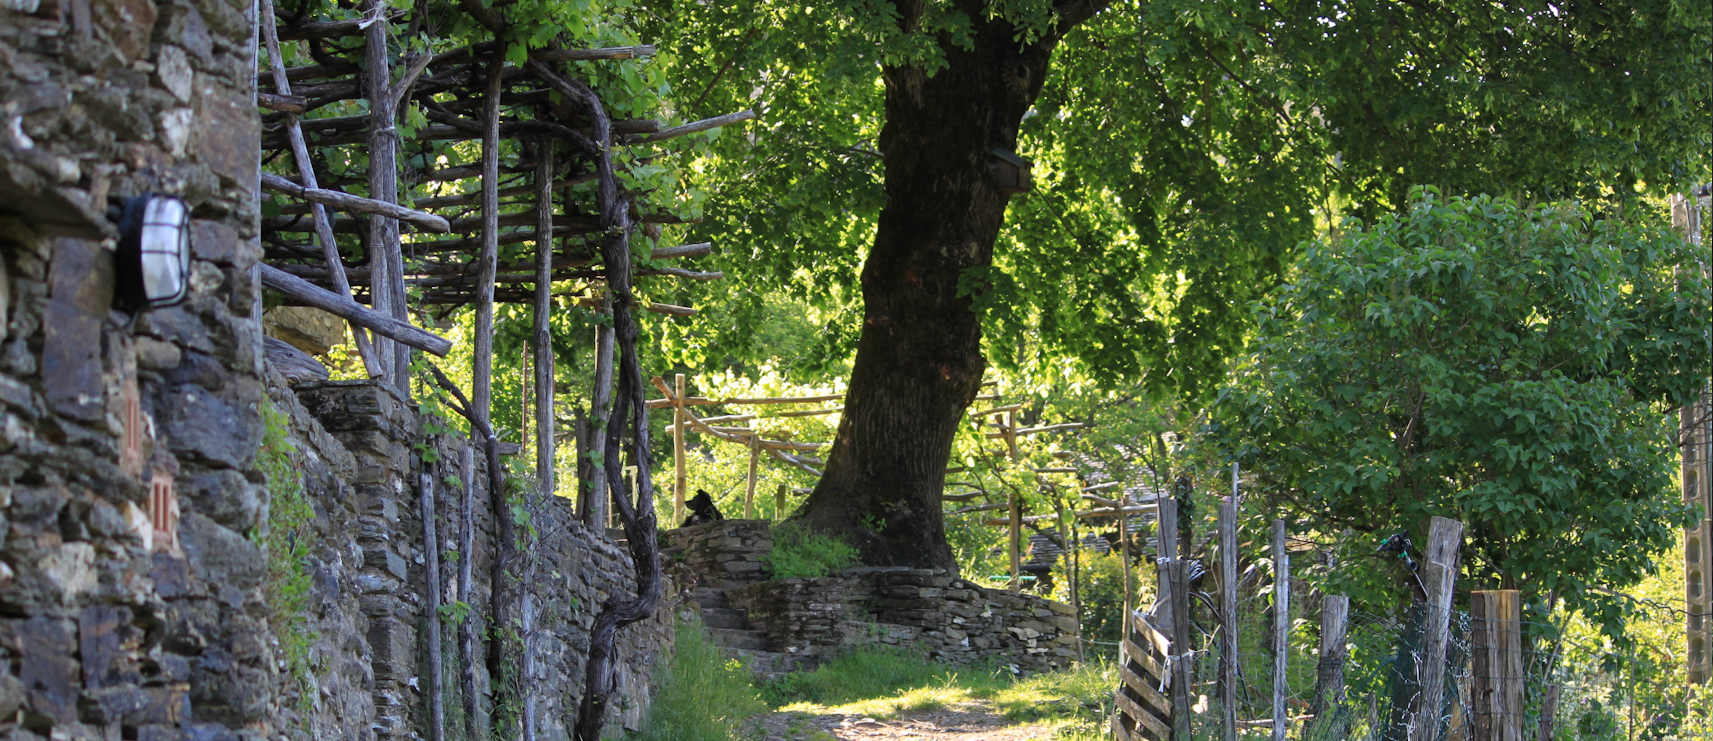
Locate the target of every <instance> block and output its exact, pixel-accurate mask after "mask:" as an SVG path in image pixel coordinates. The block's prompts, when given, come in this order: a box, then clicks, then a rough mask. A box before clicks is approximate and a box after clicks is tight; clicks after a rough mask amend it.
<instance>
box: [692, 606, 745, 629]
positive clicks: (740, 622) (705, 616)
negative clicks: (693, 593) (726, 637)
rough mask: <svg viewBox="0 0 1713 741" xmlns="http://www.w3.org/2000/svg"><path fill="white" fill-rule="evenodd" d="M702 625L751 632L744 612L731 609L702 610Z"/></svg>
mask: <svg viewBox="0 0 1713 741" xmlns="http://www.w3.org/2000/svg"><path fill="white" fill-rule="evenodd" d="M702 624H703V625H706V626H708V627H710V628H727V629H730V630H749V629H750V624H749V620H747V619H745V618H744V614H743V611H742V610H734V609H732V608H729V607H704V608H702Z"/></svg>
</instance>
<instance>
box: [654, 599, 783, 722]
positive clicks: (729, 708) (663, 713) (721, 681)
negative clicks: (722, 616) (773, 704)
mask: <svg viewBox="0 0 1713 741" xmlns="http://www.w3.org/2000/svg"><path fill="white" fill-rule="evenodd" d="M675 641H676V647H675V648H674V650H673V653H672V661H671V663H670V664H668V665H667V668H666V677H665V678H664V679H663V680H662V682H661V687H660V693H659V694H657V695H656V696H655V698H654V703H653V704H652V705H650V706H649V709H648V719H647V720H646V721H645V723H644V728H645V730H644V731H643V732H642V733H641V734H640V735H636V736H632V737H631V738H632V739H634V741H732V740H733V739H737V738H740V736H739V735H738V726H739V724H741V723H742V722H743V721H744V720H745V719H747V718H749V717H751V716H753V715H756V714H757V713H760V712H762V711H764V710H766V706H764V705H763V704H762V702H761V699H760V697H759V696H757V694H756V691H755V688H754V687H753V686H752V685H751V683H750V673H749V671H748V670H747V669H745V668H744V667H743V665H742V664H740V663H738V662H737V661H736V660H734V659H727V658H725V657H724V656H722V655H721V654H720V649H719V647H718V646H715V645H714V644H713V643H712V642H711V641H710V640H709V638H708V634H707V632H706V631H704V630H703V629H702V626H701V624H700V623H697V622H693V621H679V623H678V632H677V636H676V638H675Z"/></svg>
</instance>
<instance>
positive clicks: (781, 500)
mask: <svg viewBox="0 0 1713 741" xmlns="http://www.w3.org/2000/svg"><path fill="white" fill-rule="evenodd" d="M773 519H775V520H783V519H785V485H784V484H780V485H779V488H777V489H774V490H773Z"/></svg>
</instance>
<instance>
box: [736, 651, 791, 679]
mask: <svg viewBox="0 0 1713 741" xmlns="http://www.w3.org/2000/svg"><path fill="white" fill-rule="evenodd" d="M726 654H727V655H728V656H731V657H732V658H735V659H738V660H739V661H742V662H743V664H744V667H745V668H747V669H749V670H750V672H751V673H753V674H755V675H756V676H758V677H760V678H762V679H764V680H772V679H778V678H779V677H781V676H783V675H786V674H790V673H792V672H799V671H806V670H808V669H810V668H812V667H811V663H810V661H809V660H808V659H807V658H806V657H803V656H797V655H795V654H782V653H774V652H772V651H754V650H750V649H741V648H739V649H727V650H726Z"/></svg>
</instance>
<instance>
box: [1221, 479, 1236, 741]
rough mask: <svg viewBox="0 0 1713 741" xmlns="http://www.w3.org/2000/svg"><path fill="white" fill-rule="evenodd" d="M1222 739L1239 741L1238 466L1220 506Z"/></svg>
mask: <svg viewBox="0 0 1713 741" xmlns="http://www.w3.org/2000/svg"><path fill="white" fill-rule="evenodd" d="M1219 610H1220V615H1219V705H1220V738H1221V739H1224V741H1236V740H1237V464H1236V463H1233V464H1231V496H1229V497H1225V498H1224V499H1222V500H1221V501H1220V503H1219Z"/></svg>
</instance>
